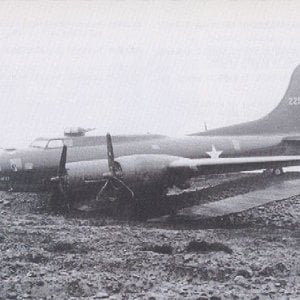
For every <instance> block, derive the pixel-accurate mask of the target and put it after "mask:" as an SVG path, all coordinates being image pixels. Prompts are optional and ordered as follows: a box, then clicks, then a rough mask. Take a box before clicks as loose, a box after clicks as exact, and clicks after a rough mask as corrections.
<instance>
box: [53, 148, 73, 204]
mask: <svg viewBox="0 0 300 300" xmlns="http://www.w3.org/2000/svg"><path fill="white" fill-rule="evenodd" d="M67 150H68V149H67V146H66V145H64V146H63V148H62V152H61V156H60V161H59V165H58V169H57V175H56V176H55V177H52V178H50V182H51V183H52V184H53V195H52V197H57V196H58V197H60V198H62V200H63V202H64V203H65V204H66V206H67V209H68V210H70V201H69V197H68V196H67V193H66V182H65V176H66V175H67V169H66V162H67Z"/></svg>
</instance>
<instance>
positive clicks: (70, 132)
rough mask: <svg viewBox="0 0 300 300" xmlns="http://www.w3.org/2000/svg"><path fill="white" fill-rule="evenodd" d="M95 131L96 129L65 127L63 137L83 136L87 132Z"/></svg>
mask: <svg viewBox="0 0 300 300" xmlns="http://www.w3.org/2000/svg"><path fill="white" fill-rule="evenodd" d="M95 129H96V128H83V127H67V128H65V130H64V136H67V137H77V136H85V134H86V133H87V132H89V131H93V130H95Z"/></svg>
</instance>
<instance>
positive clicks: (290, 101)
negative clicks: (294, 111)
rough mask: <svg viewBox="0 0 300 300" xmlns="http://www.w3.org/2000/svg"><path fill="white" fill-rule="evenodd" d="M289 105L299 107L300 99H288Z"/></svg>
mask: <svg viewBox="0 0 300 300" xmlns="http://www.w3.org/2000/svg"><path fill="white" fill-rule="evenodd" d="M288 100H289V105H300V97H290V98H289V99H288Z"/></svg>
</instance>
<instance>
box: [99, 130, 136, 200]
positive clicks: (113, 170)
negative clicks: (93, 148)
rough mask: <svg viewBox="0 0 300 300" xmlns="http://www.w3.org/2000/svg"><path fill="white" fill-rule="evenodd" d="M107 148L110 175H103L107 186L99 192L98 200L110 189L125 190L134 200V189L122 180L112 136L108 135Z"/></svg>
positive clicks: (114, 190)
mask: <svg viewBox="0 0 300 300" xmlns="http://www.w3.org/2000/svg"><path fill="white" fill-rule="evenodd" d="M106 146H107V161H108V169H109V171H108V173H105V174H103V177H104V178H105V179H106V182H105V184H104V185H103V187H102V188H101V190H100V191H99V193H98V195H97V199H99V198H101V196H103V195H104V193H106V192H107V191H108V190H109V189H111V190H112V191H113V192H117V191H120V190H121V189H124V190H125V191H127V192H128V193H129V195H130V197H131V198H134V192H133V191H132V189H131V188H130V187H129V186H128V185H127V184H126V183H125V182H124V181H123V180H122V179H121V178H120V177H121V171H122V170H121V167H120V165H119V164H118V163H117V162H116V161H115V156H114V149H113V145H112V139H111V135H110V134H109V133H107V135H106Z"/></svg>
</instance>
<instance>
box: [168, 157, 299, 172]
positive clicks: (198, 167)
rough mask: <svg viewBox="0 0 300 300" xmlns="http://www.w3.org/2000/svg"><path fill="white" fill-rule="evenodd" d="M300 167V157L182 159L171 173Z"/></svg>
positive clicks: (175, 164) (175, 162) (172, 166)
mask: <svg viewBox="0 0 300 300" xmlns="http://www.w3.org/2000/svg"><path fill="white" fill-rule="evenodd" d="M290 166H300V156H258V157H234V158H216V159H212V158H202V159H188V158H182V159H177V160H174V161H173V162H171V163H170V165H169V170H170V171H176V172H181V171H182V172H186V171H188V172H192V173H194V174H196V175H207V174H223V173H230V172H240V171H251V170H259V169H272V168H283V167H290Z"/></svg>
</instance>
